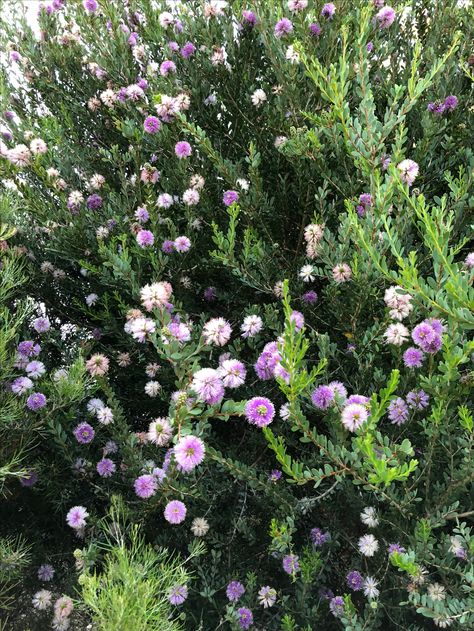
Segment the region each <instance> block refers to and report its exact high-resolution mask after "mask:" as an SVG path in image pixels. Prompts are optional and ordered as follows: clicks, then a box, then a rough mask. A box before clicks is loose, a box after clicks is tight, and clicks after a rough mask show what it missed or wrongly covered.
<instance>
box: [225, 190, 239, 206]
mask: <svg viewBox="0 0 474 631" xmlns="http://www.w3.org/2000/svg"><path fill="white" fill-rule="evenodd" d="M222 201H223V202H224V204H225V205H226V206H232V204H234V203H235V204H237V203H238V201H239V194H238V192H237V191H225V192H224V195H223V197H222Z"/></svg>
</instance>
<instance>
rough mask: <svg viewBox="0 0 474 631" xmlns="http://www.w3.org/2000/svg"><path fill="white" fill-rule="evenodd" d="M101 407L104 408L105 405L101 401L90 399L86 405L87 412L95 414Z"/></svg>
mask: <svg viewBox="0 0 474 631" xmlns="http://www.w3.org/2000/svg"><path fill="white" fill-rule="evenodd" d="M103 407H105V403H104V402H103V401H102V400H101V399H91V400H90V401H89V403H88V404H87V411H88V412H90V413H91V414H96V413H97V412H98V411H99V410H100V409H101V408H103Z"/></svg>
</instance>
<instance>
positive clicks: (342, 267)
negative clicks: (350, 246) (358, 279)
mask: <svg viewBox="0 0 474 631" xmlns="http://www.w3.org/2000/svg"><path fill="white" fill-rule="evenodd" d="M332 277H333V279H334V280H335V281H336V283H346V282H347V281H348V280H350V279H351V278H352V270H351V268H350V267H349V265H347V263H338V264H337V265H336V266H335V267H333V270H332Z"/></svg>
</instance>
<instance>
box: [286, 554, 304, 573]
mask: <svg viewBox="0 0 474 631" xmlns="http://www.w3.org/2000/svg"><path fill="white" fill-rule="evenodd" d="M282 565H283V569H284V570H285V572H286V573H287V574H295V573H296V572H298V571H299V570H300V564H299V558H298V557H297V556H296V555H295V554H287V555H286V556H284V557H283V561H282Z"/></svg>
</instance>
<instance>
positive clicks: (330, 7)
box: [321, 2, 336, 20]
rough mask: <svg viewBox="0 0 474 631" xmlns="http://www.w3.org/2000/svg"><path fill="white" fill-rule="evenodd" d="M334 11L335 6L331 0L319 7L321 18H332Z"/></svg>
mask: <svg viewBox="0 0 474 631" xmlns="http://www.w3.org/2000/svg"><path fill="white" fill-rule="evenodd" d="M335 13H336V7H335V6H334V4H333V3H332V2H328V3H327V4H325V5H324V6H323V8H322V9H321V16H322V17H323V18H327V19H328V20H332V18H333V17H334V14H335Z"/></svg>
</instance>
